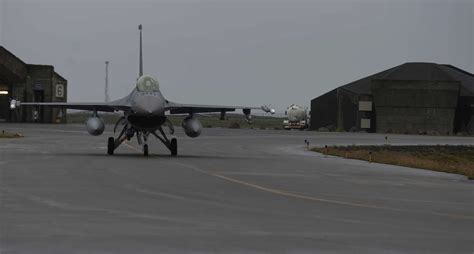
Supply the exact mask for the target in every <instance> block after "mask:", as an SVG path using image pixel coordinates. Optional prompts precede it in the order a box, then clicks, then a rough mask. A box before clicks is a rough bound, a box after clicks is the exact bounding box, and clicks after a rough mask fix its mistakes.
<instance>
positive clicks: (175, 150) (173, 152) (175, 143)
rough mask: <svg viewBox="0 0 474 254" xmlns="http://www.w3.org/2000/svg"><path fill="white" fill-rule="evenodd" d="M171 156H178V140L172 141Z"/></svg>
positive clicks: (173, 139)
mask: <svg viewBox="0 0 474 254" xmlns="http://www.w3.org/2000/svg"><path fill="white" fill-rule="evenodd" d="M170 150H171V156H177V155H178V140H176V139H175V138H172V139H171V149H170Z"/></svg>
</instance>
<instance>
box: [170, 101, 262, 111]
mask: <svg viewBox="0 0 474 254" xmlns="http://www.w3.org/2000/svg"><path fill="white" fill-rule="evenodd" d="M236 109H242V110H243V111H244V114H247V113H246V112H248V114H250V110H251V109H260V110H263V111H265V112H270V111H267V110H266V109H267V108H265V107H263V106H262V107H246V106H218V105H197V104H181V103H175V102H168V106H167V107H166V110H169V111H170V114H184V113H187V114H194V113H212V112H229V111H235V110H236Z"/></svg>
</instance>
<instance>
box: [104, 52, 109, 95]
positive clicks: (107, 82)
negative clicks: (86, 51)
mask: <svg viewBox="0 0 474 254" xmlns="http://www.w3.org/2000/svg"><path fill="white" fill-rule="evenodd" d="M104 93H105V102H106V103H108V102H109V101H110V99H109V61H105V91H104Z"/></svg>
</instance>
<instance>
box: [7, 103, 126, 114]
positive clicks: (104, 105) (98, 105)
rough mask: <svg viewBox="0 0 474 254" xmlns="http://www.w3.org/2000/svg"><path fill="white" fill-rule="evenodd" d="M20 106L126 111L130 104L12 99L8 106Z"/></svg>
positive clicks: (13, 107) (12, 107)
mask: <svg viewBox="0 0 474 254" xmlns="http://www.w3.org/2000/svg"><path fill="white" fill-rule="evenodd" d="M20 106H50V107H56V108H67V109H78V110H90V111H104V112H114V111H118V110H122V111H126V110H127V109H129V108H130V106H126V105H121V104H113V103H100V102H99V103H91V102H20V101H15V100H12V101H11V102H10V108H11V109H15V108H16V107H20Z"/></svg>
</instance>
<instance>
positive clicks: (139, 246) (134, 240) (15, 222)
mask: <svg viewBox="0 0 474 254" xmlns="http://www.w3.org/2000/svg"><path fill="white" fill-rule="evenodd" d="M0 129H5V130H8V131H17V132H20V133H23V134H24V135H25V137H24V138H20V139H0V195H1V196H0V202H1V203H0V205H1V206H0V253H2V254H5V253H315V252H317V253H473V251H474V181H469V180H467V179H466V178H465V177H463V176H459V175H452V174H445V173H438V172H431V171H426V170H419V169H411V168H404V167H398V166H389V165H381V164H375V163H368V162H363V161H356V160H347V159H342V158H335V157H325V156H324V155H321V154H318V153H314V152H309V151H305V150H304V140H305V139H308V140H309V141H310V143H311V145H334V144H349V145H350V144H384V143H386V141H385V139H384V137H385V135H378V134H357V133H318V132H306V131H303V132H300V131H264V130H226V129H204V130H203V133H202V136H201V137H199V138H196V139H190V138H187V137H184V135H183V133H182V132H181V131H178V133H177V136H178V144H179V148H178V149H179V156H178V157H176V158H173V157H170V156H169V152H168V151H167V150H166V149H165V148H164V147H163V146H162V145H161V144H160V143H158V142H157V141H155V140H152V141H151V143H150V153H151V156H150V157H143V155H142V152H141V149H140V148H139V147H138V145H137V144H136V142H135V141H134V142H130V143H129V144H126V145H122V146H121V147H120V148H119V149H118V150H117V151H116V155H114V156H108V155H106V139H107V137H108V136H109V135H111V133H110V132H108V133H105V134H104V135H102V136H99V137H93V136H89V135H88V134H87V133H86V132H85V127H84V126H82V125H43V124H41V125H33V124H23V125H20V124H4V123H1V124H0ZM110 129H111V128H110V126H108V130H110ZM388 142H389V143H390V144H392V145H395V144H404V145H406V144H468V145H474V139H473V138H466V137H430V136H405V135H390V136H389V139H388Z"/></svg>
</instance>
